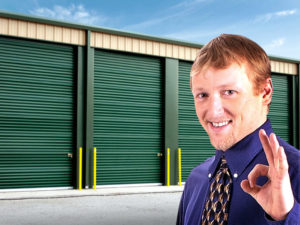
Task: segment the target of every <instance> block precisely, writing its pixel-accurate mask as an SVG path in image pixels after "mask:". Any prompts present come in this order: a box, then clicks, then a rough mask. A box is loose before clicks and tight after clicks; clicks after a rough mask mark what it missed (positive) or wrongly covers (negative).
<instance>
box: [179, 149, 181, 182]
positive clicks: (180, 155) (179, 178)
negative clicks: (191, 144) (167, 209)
mask: <svg viewBox="0 0 300 225" xmlns="http://www.w3.org/2000/svg"><path fill="white" fill-rule="evenodd" d="M178 183H179V186H181V148H178Z"/></svg>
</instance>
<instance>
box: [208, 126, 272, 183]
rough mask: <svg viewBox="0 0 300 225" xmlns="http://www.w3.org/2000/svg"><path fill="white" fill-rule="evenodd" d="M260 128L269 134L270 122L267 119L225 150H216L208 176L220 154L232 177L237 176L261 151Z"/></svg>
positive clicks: (214, 167)
mask: <svg viewBox="0 0 300 225" xmlns="http://www.w3.org/2000/svg"><path fill="white" fill-rule="evenodd" d="M260 129H264V130H265V131H266V133H267V135H270V134H271V133H272V132H273V130H272V127H271V123H270V121H269V120H267V121H266V122H265V123H264V124H263V125H262V126H260V127H259V128H257V129H256V130H255V131H254V132H252V133H251V134H249V135H247V136H246V137H244V138H243V139H242V140H240V141H239V142H238V143H236V144H235V145H233V146H232V147H230V148H229V149H227V150H226V151H225V152H224V151H221V150H216V156H215V160H214V162H213V163H212V164H211V166H210V167H209V174H210V177H213V176H211V175H212V174H214V173H215V172H216V168H217V166H218V164H219V162H220V159H221V157H222V156H225V159H226V161H227V165H228V167H229V170H230V172H231V174H232V175H233V177H234V178H237V177H238V176H239V175H240V174H241V173H242V172H243V171H244V169H245V168H246V167H247V166H248V164H249V163H250V162H251V161H252V159H253V158H254V157H255V156H256V155H257V154H258V153H259V152H260V151H262V145H261V142H260V140H259V136H258V132H259V130H260Z"/></svg>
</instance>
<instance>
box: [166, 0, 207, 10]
mask: <svg viewBox="0 0 300 225" xmlns="http://www.w3.org/2000/svg"><path fill="white" fill-rule="evenodd" d="M206 1H211V0H192V1H191V0H185V1H182V2H180V3H178V4H176V5H174V6H172V7H171V8H190V7H194V6H195V5H197V4H199V3H202V2H206Z"/></svg>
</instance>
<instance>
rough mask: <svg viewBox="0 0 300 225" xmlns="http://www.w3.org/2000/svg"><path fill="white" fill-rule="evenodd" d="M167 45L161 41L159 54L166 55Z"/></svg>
mask: <svg viewBox="0 0 300 225" xmlns="http://www.w3.org/2000/svg"><path fill="white" fill-rule="evenodd" d="M166 48H167V45H166V44H165V43H159V56H166Z"/></svg>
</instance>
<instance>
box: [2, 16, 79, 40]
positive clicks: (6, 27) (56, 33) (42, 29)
mask: <svg viewBox="0 0 300 225" xmlns="http://www.w3.org/2000/svg"><path fill="white" fill-rule="evenodd" d="M0 34H4V35H9V36H15V37H22V38H31V39H32V38H33V39H39V40H47V41H54V42H63V43H67V44H77V45H85V31H84V30H80V29H72V28H67V27H65V28H62V27H60V26H53V25H46V24H41V23H35V22H28V21H22V20H16V19H7V18H2V17H0Z"/></svg>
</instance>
